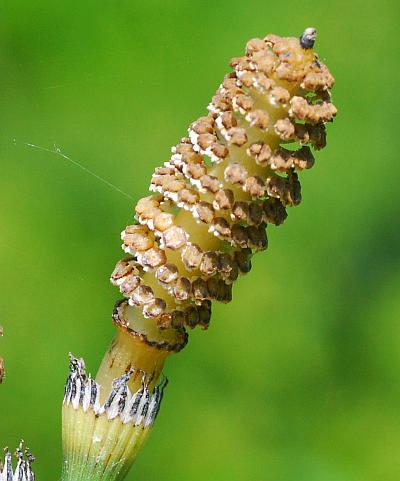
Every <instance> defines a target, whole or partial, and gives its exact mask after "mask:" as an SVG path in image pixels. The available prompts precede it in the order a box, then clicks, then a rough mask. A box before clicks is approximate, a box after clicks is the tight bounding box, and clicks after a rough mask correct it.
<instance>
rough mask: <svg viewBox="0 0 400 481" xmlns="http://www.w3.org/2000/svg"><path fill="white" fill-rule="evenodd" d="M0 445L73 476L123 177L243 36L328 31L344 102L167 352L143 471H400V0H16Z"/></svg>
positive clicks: (196, 475)
mask: <svg viewBox="0 0 400 481" xmlns="http://www.w3.org/2000/svg"><path fill="white" fill-rule="evenodd" d="M0 13H1V25H0V66H1V72H0V111H1V115H0V125H1V128H0V216H1V217H0V219H1V237H0V265H1V278H0V279H1V280H0V284H1V296H0V324H2V325H3V326H4V331H5V336H4V338H2V339H0V353H1V354H2V355H3V356H4V358H5V360H6V367H7V376H6V379H5V382H4V384H3V385H1V386H0V445H9V446H15V445H16V443H17V442H18V441H19V439H20V438H21V437H23V438H24V439H25V440H26V441H27V443H28V445H29V446H30V447H31V449H32V450H33V451H34V453H35V454H36V455H37V457H38V461H37V463H36V472H37V478H38V480H40V481H50V480H53V481H54V479H58V477H59V473H60V464H61V448H60V446H61V433H60V405H61V398H62V393H63V383H64V380H65V377H66V374H67V353H68V351H70V350H71V351H73V352H74V353H76V354H77V355H82V356H84V357H85V358H86V361H87V365H88V367H89V370H90V371H92V372H93V373H94V372H95V371H96V369H97V366H98V364H99V362H100V360H101V358H102V355H103V353H104V351H105V349H106V347H107V345H108V344H109V342H110V341H111V338H112V336H113V332H114V329H113V326H112V325H111V322H110V315H111V310H112V307H113V304H114V301H115V300H116V299H117V298H118V297H119V296H118V292H117V290H116V289H115V288H113V287H111V286H110V285H109V282H108V277H109V274H110V272H111V270H112V268H113V267H114V264H115V262H116V260H117V259H118V258H119V257H120V256H121V251H120V240H119V232H120V231H121V230H122V229H123V228H124V226H125V224H126V223H127V222H128V220H129V219H131V218H132V217H131V216H132V205H133V202H132V201H131V200H130V199H128V198H126V197H124V196H123V195H121V194H120V193H118V192H117V191H115V190H113V189H111V188H109V187H108V186H106V185H104V184H103V183H101V182H99V181H98V180H96V179H95V178H93V177H92V176H90V175H88V174H87V173H85V172H83V171H82V170H80V169H79V168H77V167H76V166H75V165H73V164H72V163H71V162H68V161H66V160H64V159H62V158H61V157H59V156H57V155H54V154H51V153H47V152H44V151H40V150H37V149H33V148H29V147H27V146H26V145H25V144H26V143H32V144H36V145H39V146H42V147H45V148H49V149H54V145H56V146H57V147H59V148H60V149H61V150H62V151H63V152H64V153H65V154H67V155H68V156H70V157H71V158H72V159H73V160H76V161H79V162H81V163H82V164H84V165H85V166H86V167H87V168H89V169H91V170H92V171H94V172H96V173H97V174H98V175H100V176H102V177H104V178H106V179H107V180H108V181H110V182H112V183H113V184H115V185H117V186H118V187H119V188H120V189H122V190H124V191H126V192H128V193H129V194H130V195H132V197H133V198H135V199H136V198H138V197H140V196H142V195H144V194H145V192H146V190H147V186H148V183H149V178H150V175H151V173H152V170H153V168H154V167H155V166H157V165H160V164H161V163H162V162H164V161H165V160H167V159H168V156H169V151H170V146H171V145H173V144H175V143H176V142H177V141H178V139H179V138H180V137H181V136H183V135H184V134H185V132H186V128H187V126H188V124H189V122H190V121H192V120H193V119H195V118H196V117H197V116H199V115H201V114H202V113H204V112H205V109H206V106H207V103H208V101H209V99H210V97H211V96H212V95H213V93H214V91H215V90H216V88H217V86H218V84H219V82H220V80H221V79H222V77H223V75H224V73H225V72H227V71H228V65H227V64H228V61H229V59H230V58H231V57H232V56H235V55H240V54H241V53H242V52H243V49H244V45H245V42H246V41H247V40H248V39H249V38H251V37H254V36H263V35H265V34H267V33H269V32H274V33H277V34H280V35H298V34H300V33H301V32H302V31H303V29H304V27H306V26H310V25H312V26H316V27H317V28H318V30H319V38H318V42H317V51H318V52H319V54H320V56H321V58H322V59H324V60H325V61H326V63H327V64H328V66H329V67H330V69H331V70H332V72H333V73H334V75H335V77H336V80H337V86H336V87H335V89H334V99H335V103H336V104H337V106H338V107H339V110H340V111H339V115H338V118H337V120H336V121H335V122H334V125H330V126H329V129H328V147H327V148H326V149H325V150H324V151H322V152H320V153H318V155H317V163H316V165H315V167H314V168H313V169H312V170H311V171H309V172H305V173H303V174H302V176H301V177H302V185H303V198H304V200H303V203H302V205H301V206H300V207H299V208H296V209H293V210H290V211H289V218H288V220H287V222H286V224H285V225H284V226H283V227H280V228H271V229H270V230H269V238H270V249H269V250H268V252H267V253H265V254H264V255H259V256H257V258H256V259H255V262H254V267H253V271H252V272H251V274H250V275H249V276H247V277H245V278H242V279H241V280H240V281H239V282H238V284H237V286H236V289H235V293H234V300H233V302H232V303H231V304H230V305H227V306H216V307H215V309H214V316H213V322H212V325H211V327H210V329H209V331H208V332H200V331H199V332H197V331H196V332H194V333H193V335H192V336H191V339H190V343H189V346H188V347H187V348H186V349H185V350H184V351H183V352H182V353H180V354H179V355H176V356H173V357H171V358H170V359H169V362H168V363H167V366H166V370H165V372H166V374H167V375H168V377H169V378H170V381H171V382H170V386H169V388H168V390H167V393H166V397H165V401H164V404H163V408H162V413H161V416H160V417H159V418H158V422H157V425H156V429H155V430H154V433H153V435H152V438H151V440H150V441H149V443H148V445H147V446H146V448H145V449H144V451H143V452H142V454H141V456H140V457H139V459H138V461H137V462H136V464H135V466H134V469H133V470H132V472H131V473H130V475H129V478H128V479H130V480H132V481H133V480H135V479H141V480H148V479H149V480H150V479H157V480H158V481H181V480H185V481H187V480H190V481H204V480H206V479H207V480H213V481H226V480H230V481H243V480H251V481H252V480H257V481H258V480H260V481H303V480H304V481H372V480H385V481H394V480H398V479H399V478H400V461H399V459H400V458H399V453H400V383H399V380H400V355H399V352H400V350H399V346H400V322H399V321H400V316H399V314H400V304H399V298H400V296H399V294H400V262H399V260H400V259H399V258H400V254H399V252H400V249H399V248H400V246H399V240H400V227H399V214H400V205H399V201H398V197H397V191H398V184H399V181H400V166H399V163H398V153H397V150H398V137H397V136H398V133H397V134H396V132H397V130H396V129H397V124H396V119H397V118H398V112H399V96H398V82H399V69H400V67H399V62H398V47H399V38H398V37H399V34H398V23H399V19H400V15H399V13H400V9H399V3H398V2H396V1H395V0H393V1H387V0H381V1H380V2H373V1H362V2H361V1H350V2H349V1H344V0H343V1H302V2H297V1H296V2H295V1H286V2H268V1H265V0H264V1H261V0H257V1H251V0H247V1H246V2H243V1H237V0H232V1H221V2H218V1H217V2H216V1H202V2H188V1H187V2H185V1H177V0H175V1H161V0H159V1H152V0H150V1H147V2H137V1H133V0H131V1H127V0H120V1H116V0H114V1H106V0H104V1H96V2H95V1H92V0H85V1H83V2H82V1H81V2H76V1H55V2H54V1H50V0H48V1H46V0H38V1H34V2H33V1H31V0H25V1H24V0H13V1H11V0H2V2H1V6H0Z"/></svg>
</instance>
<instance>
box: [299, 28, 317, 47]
mask: <svg viewBox="0 0 400 481" xmlns="http://www.w3.org/2000/svg"><path fill="white" fill-rule="evenodd" d="M316 38H317V29H316V28H314V27H308V28H306V29H305V30H304V32H303V33H302V34H301V37H300V45H301V46H302V48H304V49H306V50H307V49H310V48H313V46H314V43H315V40H316Z"/></svg>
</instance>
